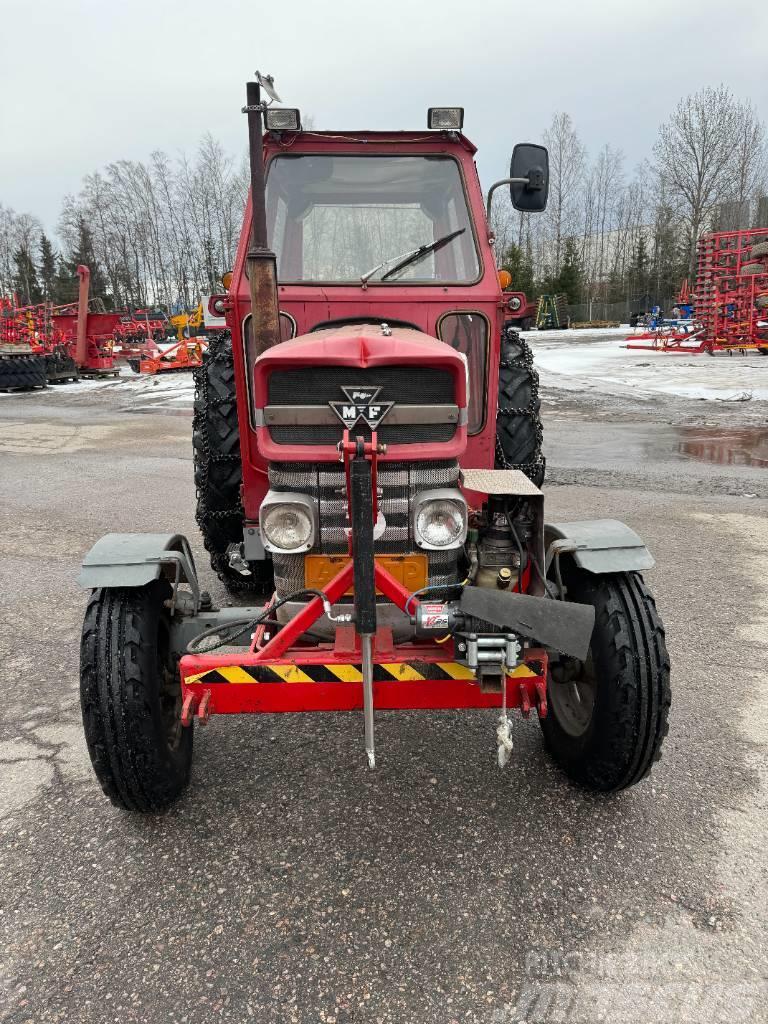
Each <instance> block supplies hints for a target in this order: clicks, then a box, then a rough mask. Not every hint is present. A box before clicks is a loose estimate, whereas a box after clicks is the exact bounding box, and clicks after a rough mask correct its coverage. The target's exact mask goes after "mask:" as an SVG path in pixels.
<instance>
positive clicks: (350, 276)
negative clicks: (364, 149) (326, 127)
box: [267, 154, 480, 286]
mask: <svg viewBox="0 0 768 1024" xmlns="http://www.w3.org/2000/svg"><path fill="white" fill-rule="evenodd" d="M267 227H268V232H269V242H270V246H271V248H272V250H273V251H274V252H275V254H276V255H277V276H278V279H279V280H280V282H281V283H290V282H295V283H298V282H307V281H318V282H320V281H322V282H325V283H344V284H346V283H350V282H360V281H361V280H365V281H366V282H367V284H368V285H369V286H374V285H376V284H379V283H383V284H384V285H387V284H432V283H439V284H471V283H473V282H474V281H476V280H477V279H478V277H479V276H480V265H479V261H478V256H477V248H476V245H475V240H474V235H473V233H472V226H471V222H470V218H469V211H468V209H467V201H466V197H465V195H464V189H463V187H462V182H461V175H460V174H459V167H458V164H457V163H456V161H455V160H453V159H452V158H451V157H443V156H325V155H320V156H315V155H305V156H301V155H298V156H296V155H293V154H290V155H284V156H277V157H275V158H274V159H273V160H272V161H271V163H270V165H269V171H268V175H267ZM433 243H439V244H438V245H435V246H434V248H433V249H432V248H430V247H431V246H432V245H433ZM419 250H421V251H419ZM409 256H410V257H411V258H409V259H406V257H409ZM402 262H404V265H403V266H402V267H398V264H399V263H402ZM372 271H373V272H372Z"/></svg>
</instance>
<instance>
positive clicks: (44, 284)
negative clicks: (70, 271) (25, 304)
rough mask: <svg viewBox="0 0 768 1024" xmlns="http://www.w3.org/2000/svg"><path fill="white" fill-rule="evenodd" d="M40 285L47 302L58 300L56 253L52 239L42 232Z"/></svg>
mask: <svg viewBox="0 0 768 1024" xmlns="http://www.w3.org/2000/svg"><path fill="white" fill-rule="evenodd" d="M40 287H41V289H42V292H43V300H44V301H45V302H56V301H57V297H56V253H55V252H54V249H53V246H52V245H51V240H50V238H48V236H47V235H46V234H45V232H42V233H41V235H40Z"/></svg>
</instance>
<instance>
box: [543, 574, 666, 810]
mask: <svg viewBox="0 0 768 1024" xmlns="http://www.w3.org/2000/svg"><path fill="white" fill-rule="evenodd" d="M563 577H564V580H565V583H566V588H567V597H568V600H570V601H576V602H581V603H583V604H591V605H593V606H594V608H595V628H594V631H593V633H592V641H591V644H590V651H589V655H588V657H587V660H586V661H585V662H583V663H582V662H579V661H575V660H574V659H570V658H560V659H553V661H552V664H551V666H550V674H549V679H548V684H547V699H548V705H549V709H548V713H547V716H546V717H545V718H544V719H542V720H541V728H542V731H543V733H544V740H545V743H546V746H547V748H548V749H549V751H550V753H551V754H552V756H553V757H554V759H555V761H557V763H558V764H559V765H560V767H561V768H562V769H563V770H564V771H565V773H566V775H568V776H569V777H570V778H571V779H573V780H574V782H577V783H578V784H579V785H581V786H584V787H586V788H587V789H592V790H598V791H602V792H613V791H616V790H620V789H625V788H627V787H628V786H633V785H634V784H635V783H636V782H639V781H640V780H641V779H642V778H644V776H645V775H647V774H648V772H649V771H650V769H651V766H652V765H653V763H654V761H657V760H658V759H659V757H660V756H661V745H662V742H663V740H664V737H665V736H666V734H667V728H668V726H667V716H668V714H669V705H670V688H669V655H668V654H667V648H666V644H665V641H664V627H663V625H662V622H661V619H660V618H659V615H658V613H657V611H656V604H655V602H654V600H653V597H652V595H651V593H650V591H649V590H648V588H647V587H646V585H645V583H644V582H643V578H642V576H640V575H639V574H638V573H634V572H628V573H614V574H611V575H607V576H595V575H593V574H592V573H588V572H585V571H584V570H580V569H578V568H576V566H574V565H573V564H572V563H567V564H564V565H563Z"/></svg>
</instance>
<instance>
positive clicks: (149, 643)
mask: <svg viewBox="0 0 768 1024" xmlns="http://www.w3.org/2000/svg"><path fill="white" fill-rule="evenodd" d="M170 594H171V588H170V586H169V584H168V583H167V582H166V581H165V580H157V581H155V582H153V583H149V584H147V586H144V587H125V588H117V587H113V588H110V587H107V588H103V589H101V590H94V592H93V594H92V595H91V599H90V601H89V602H88V607H87V609H86V612H85V621H84V623H83V635H82V643H81V648H80V704H81V708H82V713H83V726H84V729H85V739H86V743H87V744H88V753H89V754H90V756H91V763H92V765H93V770H94V771H95V773H96V777H97V779H98V780H99V782H100V783H101V788H102V789H103V790H104V792H105V793H106V795H107V796H108V797H109V799H110V800H111V801H112V803H113V804H115V806H116V807H122V808H124V809H125V810H128V811H160V810H163V809H164V808H165V807H168V806H169V805H170V804H171V803H173V801H174V800H175V799H176V798H177V797H178V796H179V794H180V793H181V792H182V790H183V789H184V788H185V787H186V785H187V783H188V782H189V775H190V769H191V765H192V736H193V734H192V726H187V727H186V728H185V727H184V726H182V724H181V679H180V677H179V671H178V666H177V664H176V663H175V662H174V659H173V657H172V654H171V650H170V631H169V627H170V622H169V617H168V611H167V609H166V607H165V604H164V602H165V600H166V599H167V598H168V597H170Z"/></svg>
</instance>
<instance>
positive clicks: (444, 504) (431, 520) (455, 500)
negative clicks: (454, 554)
mask: <svg viewBox="0 0 768 1024" xmlns="http://www.w3.org/2000/svg"><path fill="white" fill-rule="evenodd" d="M413 535H414V537H415V539H416V543H417V544H418V545H419V547H420V548H425V549H426V550H427V551H435V550H438V549H442V548H460V547H461V546H462V545H463V543H464V541H465V540H466V539H467V503H466V501H465V500H464V495H463V494H462V493H461V491H459V490H456V489H454V488H451V487H444V488H439V489H437V490H434V491H422V492H421V494H417V495H416V497H415V498H414V499H413Z"/></svg>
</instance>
